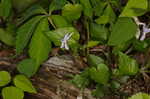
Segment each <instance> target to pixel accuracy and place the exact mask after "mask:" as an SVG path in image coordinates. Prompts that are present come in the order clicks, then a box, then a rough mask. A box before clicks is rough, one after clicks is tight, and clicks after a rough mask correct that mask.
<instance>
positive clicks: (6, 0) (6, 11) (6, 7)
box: [0, 0, 12, 19]
mask: <svg viewBox="0 0 150 99" xmlns="http://www.w3.org/2000/svg"><path fill="white" fill-rule="evenodd" d="M11 8H12V5H11V0H1V9H2V10H1V11H2V12H0V13H1V14H0V15H2V17H3V18H4V19H7V17H8V16H9V15H10V13H11Z"/></svg>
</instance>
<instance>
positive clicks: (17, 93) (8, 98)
mask: <svg viewBox="0 0 150 99" xmlns="http://www.w3.org/2000/svg"><path fill="white" fill-rule="evenodd" d="M2 96H3V99H12V98H13V99H23V97H24V93H23V91H22V90H20V89H19V88H16V87H14V86H9V87H4V88H3V89H2Z"/></svg>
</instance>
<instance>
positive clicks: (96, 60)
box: [87, 54, 104, 66]
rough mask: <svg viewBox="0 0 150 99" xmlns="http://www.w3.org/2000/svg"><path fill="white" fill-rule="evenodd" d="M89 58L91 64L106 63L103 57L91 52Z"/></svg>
mask: <svg viewBox="0 0 150 99" xmlns="http://www.w3.org/2000/svg"><path fill="white" fill-rule="evenodd" d="M87 60H88V64H89V65H90V66H97V65H99V64H102V63H104V60H103V59H102V58H101V57H98V56H95V55H93V54H89V55H88V57H87Z"/></svg>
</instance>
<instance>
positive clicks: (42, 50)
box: [29, 18, 51, 69]
mask: <svg viewBox="0 0 150 99" xmlns="http://www.w3.org/2000/svg"><path fill="white" fill-rule="evenodd" d="M48 30H49V25H48V20H47V18H44V19H42V20H41V21H40V23H39V24H38V26H37V28H36V30H35V32H34V35H33V37H32V39H31V43H30V48H29V55H30V57H31V58H32V59H34V60H35V61H36V66H37V69H38V67H39V65H40V64H41V63H42V62H43V61H45V60H46V59H47V58H48V54H49V52H50V51H51V42H50V41H49V39H48V38H47V36H46V35H45V34H44V32H46V31H48Z"/></svg>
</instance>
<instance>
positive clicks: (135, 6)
mask: <svg viewBox="0 0 150 99" xmlns="http://www.w3.org/2000/svg"><path fill="white" fill-rule="evenodd" d="M147 8H148V0H129V1H128V3H127V5H126V6H125V8H124V10H123V11H122V13H121V15H120V17H134V16H141V15H143V14H144V13H145V12H146V10H147Z"/></svg>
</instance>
